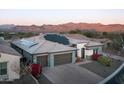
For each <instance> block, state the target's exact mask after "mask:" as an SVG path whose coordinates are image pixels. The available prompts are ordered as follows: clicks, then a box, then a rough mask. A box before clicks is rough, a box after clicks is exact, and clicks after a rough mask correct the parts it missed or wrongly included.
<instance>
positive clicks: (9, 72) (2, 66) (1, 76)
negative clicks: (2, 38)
mask: <svg viewBox="0 0 124 93" xmlns="http://www.w3.org/2000/svg"><path fill="white" fill-rule="evenodd" d="M20 58H21V55H20V54H19V53H18V52H16V51H15V50H14V49H12V48H11V47H10V46H6V45H2V44H0V81H5V80H7V81H13V80H14V79H19V78H20V75H19V73H20Z"/></svg>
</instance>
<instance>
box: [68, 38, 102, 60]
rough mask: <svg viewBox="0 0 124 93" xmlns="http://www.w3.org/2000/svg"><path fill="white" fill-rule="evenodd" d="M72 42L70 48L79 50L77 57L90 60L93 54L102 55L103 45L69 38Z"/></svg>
mask: <svg viewBox="0 0 124 93" xmlns="http://www.w3.org/2000/svg"><path fill="white" fill-rule="evenodd" d="M67 38H68V39H69V41H70V46H72V47H76V48H77V57H79V58H83V59H90V58H91V56H92V55H93V54H101V53H102V48H103V46H104V45H103V44H102V43H100V42H95V41H91V40H79V39H74V38H71V37H67Z"/></svg>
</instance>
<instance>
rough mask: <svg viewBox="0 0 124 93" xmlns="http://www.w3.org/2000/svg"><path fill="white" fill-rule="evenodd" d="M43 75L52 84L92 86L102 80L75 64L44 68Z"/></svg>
mask: <svg viewBox="0 0 124 93" xmlns="http://www.w3.org/2000/svg"><path fill="white" fill-rule="evenodd" d="M43 75H44V76H45V77H47V78H48V79H49V80H50V81H51V82H52V83H54V84H88V83H90V84H94V83H99V82H100V81H101V80H103V78H102V77H101V76H99V75H97V74H95V73H93V72H91V71H89V70H87V69H85V68H83V67H80V66H78V65H76V64H66V65H60V66H56V67H54V68H44V69H43Z"/></svg>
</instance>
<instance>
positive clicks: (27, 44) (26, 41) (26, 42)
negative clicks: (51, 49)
mask: <svg viewBox="0 0 124 93" xmlns="http://www.w3.org/2000/svg"><path fill="white" fill-rule="evenodd" d="M20 43H21V44H22V45H24V46H26V47H28V48H30V47H32V46H34V45H37V44H38V43H37V42H35V41H31V40H25V39H21V40H20Z"/></svg>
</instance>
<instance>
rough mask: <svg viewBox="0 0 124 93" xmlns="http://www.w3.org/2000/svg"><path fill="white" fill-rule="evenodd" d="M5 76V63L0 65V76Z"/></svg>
mask: <svg viewBox="0 0 124 93" xmlns="http://www.w3.org/2000/svg"><path fill="white" fill-rule="evenodd" d="M6 74H7V62H4V63H0V75H6Z"/></svg>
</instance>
